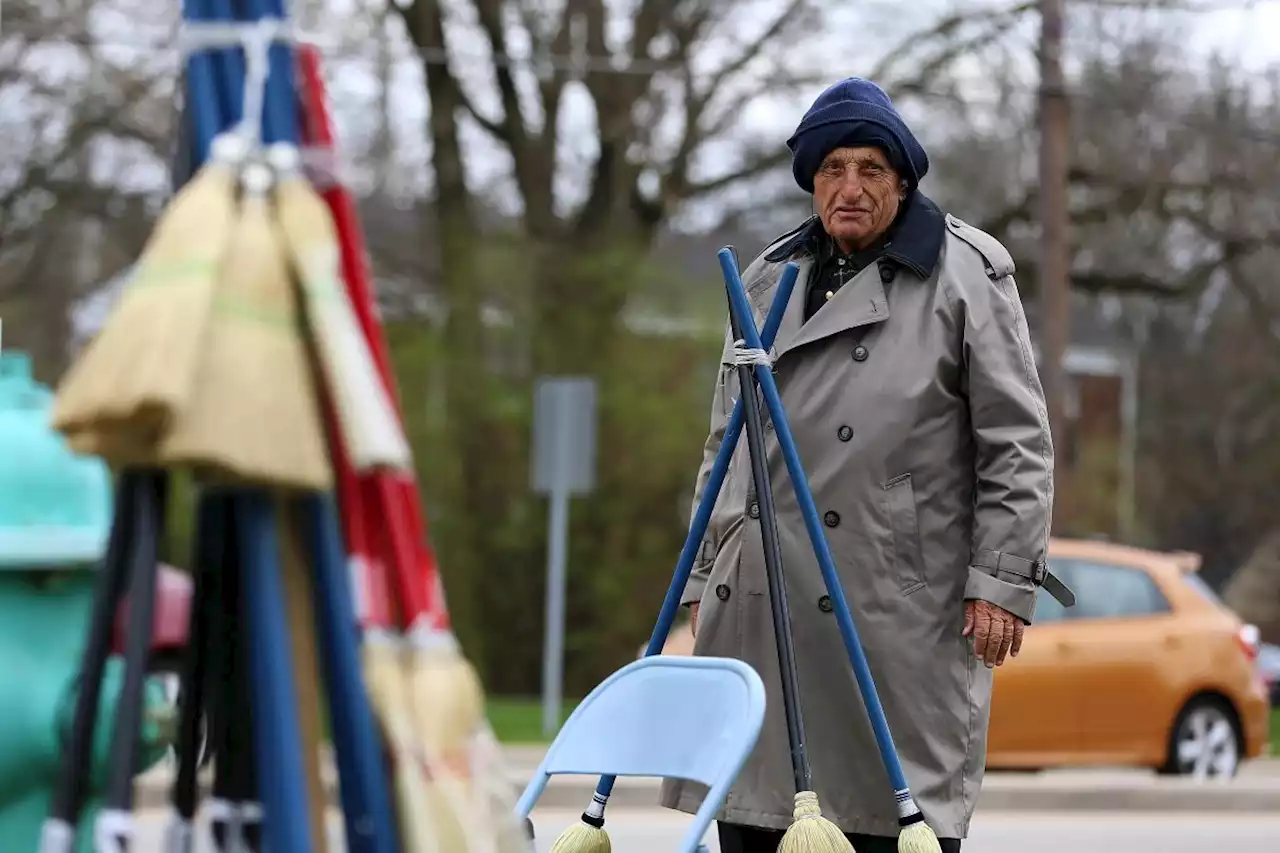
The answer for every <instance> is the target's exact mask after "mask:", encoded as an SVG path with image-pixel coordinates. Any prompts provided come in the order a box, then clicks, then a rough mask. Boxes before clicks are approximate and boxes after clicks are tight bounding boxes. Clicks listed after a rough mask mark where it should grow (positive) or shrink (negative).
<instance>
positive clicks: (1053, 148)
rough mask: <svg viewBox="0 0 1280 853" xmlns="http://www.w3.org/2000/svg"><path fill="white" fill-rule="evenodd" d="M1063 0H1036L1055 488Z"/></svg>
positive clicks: (1044, 306)
mask: <svg viewBox="0 0 1280 853" xmlns="http://www.w3.org/2000/svg"><path fill="white" fill-rule="evenodd" d="M1063 3H1064V0H1040V306H1041V312H1040V346H1041V350H1040V351H1041V354H1042V355H1043V358H1044V364H1043V366H1042V369H1041V375H1042V376H1043V378H1044V386H1045V396H1046V403H1047V406H1048V409H1049V425H1050V428H1051V429H1052V430H1053V444H1054V451H1055V453H1054V456H1055V459H1056V464H1055V471H1054V479H1055V481H1056V488H1055V492H1056V493H1057V494H1058V495H1060V496H1062V497H1066V496H1067V495H1068V494H1069V492H1068V488H1067V479H1068V478H1067V474H1068V470H1067V469H1068V464H1067V407H1066V400H1067V375H1066V369H1065V366H1064V361H1065V356H1066V352H1067V346H1068V344H1069V342H1070V340H1071V279H1070V260H1071V248H1070V243H1069V241H1068V237H1067V224H1068V209H1067V169H1068V158H1069V156H1070V154H1069V148H1070V143H1071V139H1070V125H1069V116H1068V111H1067V109H1068V104H1067V88H1066V83H1065V81H1064V79H1063V74H1062V31H1063V28H1064V21H1063V18H1064V15H1063Z"/></svg>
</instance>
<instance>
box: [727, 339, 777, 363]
mask: <svg viewBox="0 0 1280 853" xmlns="http://www.w3.org/2000/svg"><path fill="white" fill-rule="evenodd" d="M730 363H731V364H733V365H734V366H735V367H741V366H742V365H744V364H745V365H747V366H753V365H757V364H761V365H764V366H765V367H772V366H773V359H772V358H771V357H770V356H769V353H767V352H765V351H764V350H762V349H759V348H757V347H749V346H747V342H746V341H744V340H736V341H734V342H733V358H732V360H731V362H730Z"/></svg>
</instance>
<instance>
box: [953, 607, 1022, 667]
mask: <svg viewBox="0 0 1280 853" xmlns="http://www.w3.org/2000/svg"><path fill="white" fill-rule="evenodd" d="M1026 627H1027V626H1026V623H1025V622H1023V621H1022V620H1021V619H1019V618H1018V617H1017V616H1014V615H1013V614H1012V613H1010V612H1009V611H1008V610H1005V609H1004V608H1003V607H997V606H996V605H994V604H992V603H991V602H989V601H979V600H976V599H970V600H968V601H966V602H965V603H964V636H966V637H968V636H969V635H970V634H972V635H973V653H974V654H975V655H977V656H978V657H980V658H982V661H983V663H985V664H986V665H987V667H988V668H990V667H995V666H999V665H1000V664H1002V663H1004V659H1005V655H1011V656H1013V657H1015V658H1016V657H1017V656H1018V652H1019V651H1021V650H1022V632H1023V629H1025V628H1026Z"/></svg>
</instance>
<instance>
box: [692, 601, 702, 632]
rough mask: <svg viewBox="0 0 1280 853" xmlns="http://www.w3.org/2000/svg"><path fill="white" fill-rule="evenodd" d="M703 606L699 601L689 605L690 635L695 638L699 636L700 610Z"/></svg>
mask: <svg viewBox="0 0 1280 853" xmlns="http://www.w3.org/2000/svg"><path fill="white" fill-rule="evenodd" d="M701 606H702V605H701V603H699V602H697V601H695V602H694V603H693V604H690V605H689V633H691V634H693V636H694V637H695V638H696V637H697V636H698V608H699V607H701Z"/></svg>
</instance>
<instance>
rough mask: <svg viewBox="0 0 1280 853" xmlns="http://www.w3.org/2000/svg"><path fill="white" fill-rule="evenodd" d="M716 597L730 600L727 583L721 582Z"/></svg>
mask: <svg viewBox="0 0 1280 853" xmlns="http://www.w3.org/2000/svg"><path fill="white" fill-rule="evenodd" d="M716 598H718V599H720V600H721V601H728V600H729V586H728V585H727V584H720V585H719V586H717V587H716Z"/></svg>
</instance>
